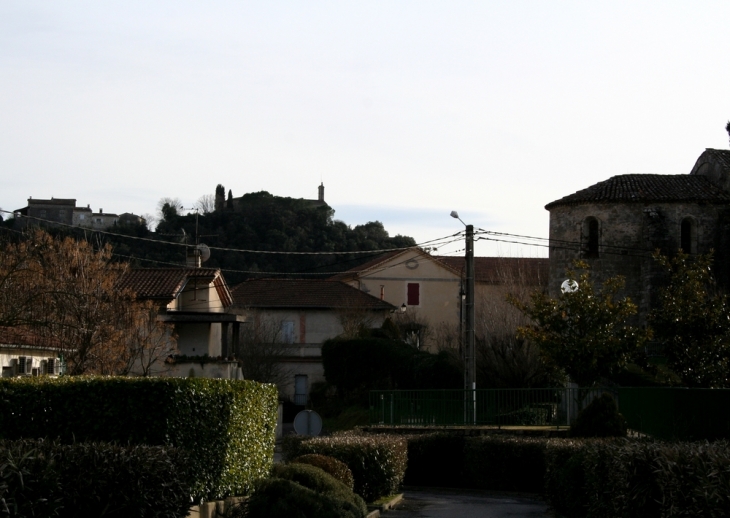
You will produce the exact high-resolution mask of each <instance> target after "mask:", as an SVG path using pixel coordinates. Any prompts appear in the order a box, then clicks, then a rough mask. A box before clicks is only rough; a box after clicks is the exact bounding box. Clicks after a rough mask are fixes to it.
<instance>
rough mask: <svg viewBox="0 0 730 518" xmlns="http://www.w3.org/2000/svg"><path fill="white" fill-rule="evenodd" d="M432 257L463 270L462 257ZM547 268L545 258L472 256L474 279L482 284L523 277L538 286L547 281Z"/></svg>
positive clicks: (548, 261)
mask: <svg viewBox="0 0 730 518" xmlns="http://www.w3.org/2000/svg"><path fill="white" fill-rule="evenodd" d="M434 258H435V259H437V260H438V261H441V262H442V263H444V264H446V265H447V266H449V267H450V268H452V269H454V270H456V271H458V272H463V271H464V269H465V268H466V259H465V258H464V257H453V256H443V255H440V256H435V257H434ZM549 270H550V260H549V259H547V258H545V259H543V258H529V257H475V258H474V280H475V281H476V282H479V283H484V284H502V283H504V282H507V281H510V280H514V279H524V280H525V281H526V282H527V283H528V284H529V285H532V286H539V285H541V284H544V283H545V282H547V278H548V272H549ZM462 275H463V273H462Z"/></svg>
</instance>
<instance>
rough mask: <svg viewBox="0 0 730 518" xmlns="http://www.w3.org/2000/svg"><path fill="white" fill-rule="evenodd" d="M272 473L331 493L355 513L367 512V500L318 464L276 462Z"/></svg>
mask: <svg viewBox="0 0 730 518" xmlns="http://www.w3.org/2000/svg"><path fill="white" fill-rule="evenodd" d="M333 460H334V459H333ZM271 474H272V476H273V477H276V478H283V479H286V480H291V481H292V482H296V483H297V484H301V485H302V486H304V487H306V488H309V489H311V490H313V491H316V492H317V493H321V494H326V495H329V496H331V497H333V498H335V499H337V500H339V501H341V502H342V504H341V507H342V508H343V509H345V510H349V511H351V512H353V514H355V515H356V514H357V512H358V511H359V512H360V513H361V515H362V516H364V515H365V514H367V506H366V505H365V501H364V500H363V499H362V498H361V497H360V496H358V495H356V494H355V493H353V491H352V488H350V487H347V486H346V485H345V484H343V483H342V482H340V481H339V480H337V479H336V478H335V477H333V476H332V475H330V474H329V473H327V472H325V471H324V470H323V469H321V468H318V467H317V466H312V465H308V464H299V463H295V464H287V465H282V464H275V465H274V467H273V469H272V471H271ZM348 504H349V505H348Z"/></svg>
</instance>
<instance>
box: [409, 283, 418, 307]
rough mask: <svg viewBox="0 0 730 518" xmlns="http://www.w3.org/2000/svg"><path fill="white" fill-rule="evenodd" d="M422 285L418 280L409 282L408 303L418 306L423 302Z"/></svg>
mask: <svg viewBox="0 0 730 518" xmlns="http://www.w3.org/2000/svg"><path fill="white" fill-rule="evenodd" d="M420 288H421V285H420V284H418V283H417V282H409V283H408V305H409V306H418V305H420V303H421V292H420Z"/></svg>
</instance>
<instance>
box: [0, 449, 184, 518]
mask: <svg viewBox="0 0 730 518" xmlns="http://www.w3.org/2000/svg"><path fill="white" fill-rule="evenodd" d="M185 465H186V457H185V455H184V454H183V453H182V452H181V451H180V450H175V449H171V448H165V447H161V446H139V445H138V446H119V445H115V444H109V443H79V444H71V445H62V444H60V443H58V442H57V441H48V440H44V439H23V440H18V441H0V515H3V516H15V517H19V518H20V517H26V516H27V517H31V516H36V517H37V516H43V517H54V516H57V517H60V518H75V517H78V516H108V517H109V518H115V517H119V518H123V517H128V516H140V517H158V518H184V517H185V516H187V514H188V511H189V508H190V498H189V496H188V495H189V494H190V491H191V489H192V488H191V486H190V482H191V479H190V477H189V476H188V475H189V474H188V473H187V472H186V469H185Z"/></svg>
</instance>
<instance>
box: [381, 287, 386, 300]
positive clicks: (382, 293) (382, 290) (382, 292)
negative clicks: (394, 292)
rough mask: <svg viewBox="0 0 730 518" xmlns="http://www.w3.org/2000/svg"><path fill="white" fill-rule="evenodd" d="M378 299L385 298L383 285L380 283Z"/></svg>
mask: <svg viewBox="0 0 730 518" xmlns="http://www.w3.org/2000/svg"><path fill="white" fill-rule="evenodd" d="M380 300H385V285H383V284H381V285H380Z"/></svg>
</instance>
